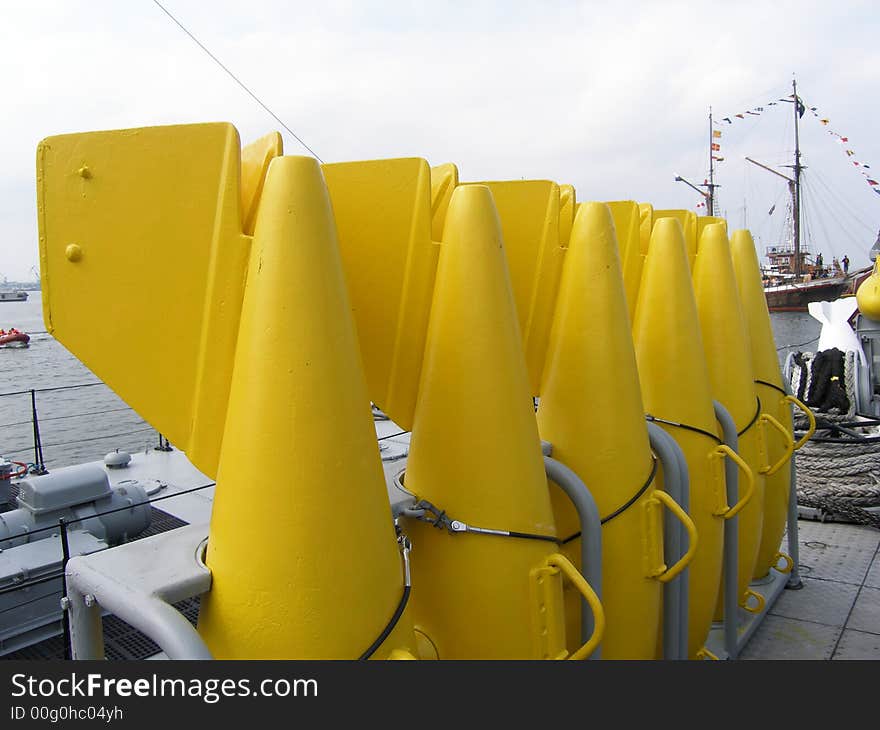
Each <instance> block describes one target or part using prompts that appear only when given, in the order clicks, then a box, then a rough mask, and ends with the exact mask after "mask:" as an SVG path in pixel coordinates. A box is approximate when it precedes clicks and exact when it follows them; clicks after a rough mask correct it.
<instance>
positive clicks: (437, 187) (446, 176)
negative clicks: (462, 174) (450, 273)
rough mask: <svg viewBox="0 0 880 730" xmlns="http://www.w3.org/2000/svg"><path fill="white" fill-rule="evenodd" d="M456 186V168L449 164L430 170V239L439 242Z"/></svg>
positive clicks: (436, 166)
mask: <svg viewBox="0 0 880 730" xmlns="http://www.w3.org/2000/svg"><path fill="white" fill-rule="evenodd" d="M457 185H458V168H457V167H456V166H455V165H454V164H453V163H451V162H446V163H444V164H442V165H435V166H434V167H432V168H431V237H432V238H433V239H434V240H435V241H439V240H440V239H441V238H442V237H443V225H444V224H445V223H446V211H447V210H448V209H449V201H450V200H451V199H452V192H453V191H454V190H455V187H456V186H457Z"/></svg>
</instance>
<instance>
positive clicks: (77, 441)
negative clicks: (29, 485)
mask: <svg viewBox="0 0 880 730" xmlns="http://www.w3.org/2000/svg"><path fill="white" fill-rule="evenodd" d="M147 431H155V429H154V428H152V427H147V428H138V429H135V430H134V431H122V432H121V433H111V434H107V435H106V436H92V437H90V438H86V439H75V440H73V441H61V442H59V443H57V444H43V448H44V449H48V448H54V447H57V446H69V445H70V444H82V443H85V442H87V441H102V440H104V439H113V438H118V437H119V436H131V435H133V434H136V433H146V432H147ZM33 448H34V447H33V446H32V445H29V446H24V447H15V448H12V449H8V450H7V451H6V453H8V454H23V453H25V452H30V450H31V449H33Z"/></svg>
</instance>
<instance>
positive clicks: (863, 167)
mask: <svg viewBox="0 0 880 730" xmlns="http://www.w3.org/2000/svg"><path fill="white" fill-rule="evenodd" d="M780 102H784V103H787V104H797V112H798V116H799V117H801V118H803V116H804V114H806V113H807V111H809V112H810V114H812V115H813V116H814V117H815V118H816V119H818V120H819V123H820V124H821V125H822V126H823V127H828V129H827V130H826V131H827V132H828V134H830V135H831V136H832V137H834V141H835V142H837V144H839V145H841V147H842V148H843V151H844V154H845V155H846V156H847V158H848V159H849V161H850V162H851V163H852V164H853V167H855V168H856V170H857V171H858V172H859V173H860V174H861V175H862V177H864V178H865V182H867V183H868V186H869V187H870V188H871V190H873V191H874V192H875V193H877V195H880V182H878V181H877V179H876V178H875V177H873V175H872V173H871V172H868V170H870V169H871V166H870V165H869V164H867V163H866V162H862V161H861V160H858V159H856V153H855V151H854V150H852V149H850V148H849V137H846V136H844V135H842V134H840V133H839V132H836V131H835V130H834V129H831V128H830V125H831V120H830V119H826V118H825V117H823V116H821V115H820V114H819V110H818V108H817V107H814V106H811V107H808V106H807V105H806V104H804V101H803V99H801V98H800V97H797V99H795V97H794V94H789V95H788V96H784V97H780V98H779V99H777V100H776V101H768V102H767V103H766V104H765V105H764V106H756V107H754V108H753V109H748V110H746V111H744V112H740V113H739V114H733V115H731V116H729V117H721V121H717V120H716V121H714V122H713V124H714V126H715V127H722V128H723V124H722V123H724V124H729V125H734V124H737V123H738V122H739V121H740V120H745V119H747V118H748V117H750V116H752V117H760V116H761V115H762V114H764V113H766V112H769V111H771V109H770V107H774V106H778V105H779V103H780ZM720 139H721V129H713V130H712V159H713V160H715V161H716V162H724V158H723V157H722V156H721V155H720V152H721V142H720V141H719V140H720ZM716 152H717V153H719V154H717V155H716V154H715V153H716Z"/></svg>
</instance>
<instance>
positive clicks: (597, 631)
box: [544, 553, 605, 659]
mask: <svg viewBox="0 0 880 730" xmlns="http://www.w3.org/2000/svg"><path fill="white" fill-rule="evenodd" d="M544 564H545V565H546V566H547V567H549V568H556V569H558V570H560V571H562V574H563V575H564V576H565V577H566V578H568V579H569V580H570V581H571V582H572V584H573V585H574V587H575V588H577V590H578V592H579V593H580V594H581V595H582V596H583V597H584V600H586V602H587V605H588V606H589V607H590V610H591V611H592V612H593V633H592V635H591V636H590V638H589V639H588V640H587V642H586V643H585V644H584V645H583V646H582V647H581V648H580V649H578V650H577V651H575V652H574V653H572V654H571V655H570V656H569V657H568V658H569V659H586V658H587V657H589V656H590V655H591V654H592V653H593V652H594V651H596V648H597V647H598V646H599V642H601V641H602V637H603V636H604V635H605V610H604V609H603V608H602V602H601V601H600V600H599V596H597V595H596V591H594V590H593V588H592V586H591V585H590V584H589V583H587V581H586V579H585V578H584V576H582V575H581V574H580V571H578V569H577V568H575V567H574V565H572V563H571V561H570V560H569V559H568V558H567V557H565V556H564V555H562V554H561V553H553V555H549V556H548V557H547V559H546V560H545V561H544Z"/></svg>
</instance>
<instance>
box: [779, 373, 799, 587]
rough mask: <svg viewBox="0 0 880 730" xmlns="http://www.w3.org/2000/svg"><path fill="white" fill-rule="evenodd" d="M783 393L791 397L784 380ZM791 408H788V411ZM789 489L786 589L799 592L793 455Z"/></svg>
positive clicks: (795, 466)
mask: <svg viewBox="0 0 880 730" xmlns="http://www.w3.org/2000/svg"><path fill="white" fill-rule="evenodd" d="M783 385H784V386H785V392H786V393H787V394H788V395H791V394H792V393H791V383H790V382H788V379H786V380H784V382H783ZM791 408H793V406H791V405H790V406H789V409H791ZM789 461H790V462H791V465H790V468H791V488H790V491H789V494H788V525H787V530H786V532H787V533H788V555H789V557H790V558H791V562H792V563H793V565H792V569H791V573H789V575H788V581H787V582H786V584H785V587H786V588H790V589H792V590H800V589H801V588H803V587H804V584H803V581H801V557H800V554H801V550H800V547H799V545H798V508H797V465H796V464H795V455H794V453H792V455H791V459H790V460H789Z"/></svg>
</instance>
